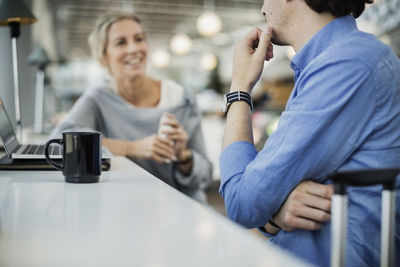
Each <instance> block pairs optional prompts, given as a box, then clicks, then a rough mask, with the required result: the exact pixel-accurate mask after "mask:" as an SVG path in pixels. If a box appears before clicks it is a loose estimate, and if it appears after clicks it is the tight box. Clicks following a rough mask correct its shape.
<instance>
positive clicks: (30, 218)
mask: <svg viewBox="0 0 400 267" xmlns="http://www.w3.org/2000/svg"><path fill="white" fill-rule="evenodd" d="M112 166H113V167H112V170H111V171H109V172H103V173H102V176H101V178H100V183H97V184H70V183H65V182H64V178H63V176H62V174H61V173H60V172H55V171H0V266H2V267H7V266H30V267H31V266H41V267H45V266H74V267H78V266H149V267H164V266H173V267H181V266H182V267H188V266H204V267H209V266H229V267H232V266H240V267H249V266H257V267H258V266H306V265H305V264H303V263H301V262H300V261H299V260H297V259H295V258H293V257H292V256H291V255H289V254H287V253H285V252H283V251H281V250H279V249H277V248H275V247H272V246H269V245H266V244H265V241H263V240H262V239H258V238H257V237H256V236H253V235H252V234H249V232H248V231H245V230H244V229H242V228H241V227H239V226H237V225H236V224H234V223H232V222H230V221H229V220H228V219H226V218H224V217H223V216H221V215H219V214H217V213H216V212H214V211H213V210H212V209H210V208H207V207H205V206H202V205H200V204H198V203H197V202H195V201H193V200H191V199H190V198H188V197H186V196H184V195H183V194H181V193H179V192H178V191H176V190H175V189H173V188H171V187H169V186H168V185H166V184H164V183H163V182H161V181H159V180H158V179H157V178H155V177H154V176H152V175H151V174H149V173H147V172H146V171H144V170H143V169H141V168H140V167H138V166H137V165H135V164H133V163H131V162H130V161H128V160H126V159H124V158H116V159H115V160H113V162H112Z"/></svg>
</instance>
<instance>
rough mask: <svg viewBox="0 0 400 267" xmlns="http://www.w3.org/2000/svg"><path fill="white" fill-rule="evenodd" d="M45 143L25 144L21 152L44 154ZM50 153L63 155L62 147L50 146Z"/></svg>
mask: <svg viewBox="0 0 400 267" xmlns="http://www.w3.org/2000/svg"><path fill="white" fill-rule="evenodd" d="M44 147H45V146H44V145H25V149H24V150H23V151H22V152H21V153H22V154H27V155H44ZM49 154H50V155H61V149H60V147H59V146H50V148H49Z"/></svg>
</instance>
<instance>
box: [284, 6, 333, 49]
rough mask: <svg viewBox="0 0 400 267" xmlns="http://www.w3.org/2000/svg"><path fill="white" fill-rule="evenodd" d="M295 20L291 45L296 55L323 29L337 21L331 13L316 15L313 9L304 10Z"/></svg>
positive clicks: (291, 31)
mask: <svg viewBox="0 0 400 267" xmlns="http://www.w3.org/2000/svg"><path fill="white" fill-rule="evenodd" d="M302 10H303V11H302V12H299V14H298V16H297V17H296V18H295V21H294V23H293V24H292V25H293V27H292V28H291V29H290V30H289V36H291V38H290V39H291V40H290V45H291V46H293V48H294V50H295V51H296V53H297V52H298V51H300V49H301V48H303V46H304V45H305V44H306V43H307V42H308V41H310V39H311V38H312V37H313V36H314V35H315V34H316V33H317V32H318V31H319V30H321V29H322V28H323V27H325V26H326V25H327V24H329V23H330V22H331V21H333V20H334V19H335V17H334V16H333V15H331V14H330V13H327V12H325V13H321V14H319V13H316V12H314V11H313V10H311V9H302Z"/></svg>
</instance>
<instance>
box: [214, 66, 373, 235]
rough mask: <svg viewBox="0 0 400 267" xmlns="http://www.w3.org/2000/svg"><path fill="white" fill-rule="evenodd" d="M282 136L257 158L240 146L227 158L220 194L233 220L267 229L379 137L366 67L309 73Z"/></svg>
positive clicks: (223, 162) (280, 128) (275, 135)
mask: <svg viewBox="0 0 400 267" xmlns="http://www.w3.org/2000/svg"><path fill="white" fill-rule="evenodd" d="M294 90H295V91H294V92H293V95H292V98H291V100H290V101H289V102H288V105H287V108H286V111H285V112H283V113H282V115H281V118H280V121H279V125H278V128H277V130H276V131H275V132H274V133H273V134H272V135H271V136H270V137H269V138H268V140H267V142H266V144H265V146H264V148H263V149H262V150H261V151H260V152H259V153H257V152H256V151H255V148H254V145H253V144H250V143H247V142H235V143H233V144H230V145H229V146H227V147H226V148H225V149H224V150H223V151H222V153H221V156H220V167H221V176H222V177H221V186H220V193H221V195H222V196H223V198H224V200H225V205H226V209H227V214H228V216H229V217H230V218H231V219H233V220H234V221H236V222H238V223H240V224H242V225H243V226H245V227H248V228H255V227H259V226H262V225H265V224H266V223H267V222H268V221H269V220H270V219H271V218H272V217H273V215H274V214H275V213H276V212H277V211H278V209H279V208H280V206H281V205H282V204H283V202H284V201H285V200H286V198H287V196H288V195H289V194H290V192H291V191H292V190H293V189H294V188H295V187H296V186H297V185H298V184H299V183H300V182H301V181H303V180H314V181H317V182H323V181H324V180H325V179H326V176H327V174H329V173H331V172H332V171H334V170H337V169H338V168H339V167H340V166H341V165H342V164H343V163H344V162H345V161H346V160H347V159H348V158H349V157H350V156H351V154H352V153H353V152H354V151H355V150H356V149H357V147H358V146H359V145H360V144H361V143H362V142H363V141H364V140H365V139H366V138H367V136H368V135H369V134H370V133H371V132H372V131H373V130H374V129H373V125H374V121H373V115H374V110H375V99H376V96H375V90H373V82H372V79H371V78H370V70H369V69H368V68H366V67H365V66H364V65H363V64H362V63H361V62H358V61H354V60H340V61H337V62H331V63H329V62H328V63H324V65H323V66H317V67H315V69H314V70H313V69H311V68H309V69H308V70H304V73H303V74H302V75H300V77H299V79H298V81H297V82H296V86H295V89H294Z"/></svg>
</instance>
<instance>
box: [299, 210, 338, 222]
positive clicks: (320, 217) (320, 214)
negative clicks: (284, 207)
mask: <svg viewBox="0 0 400 267" xmlns="http://www.w3.org/2000/svg"><path fill="white" fill-rule="evenodd" d="M295 215H296V216H298V217H302V218H304V219H307V220H313V221H316V222H319V223H323V222H329V221H330V220H331V214H330V213H328V212H326V211H323V210H320V209H315V208H311V207H306V208H303V209H301V211H299V212H296V214H295Z"/></svg>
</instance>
